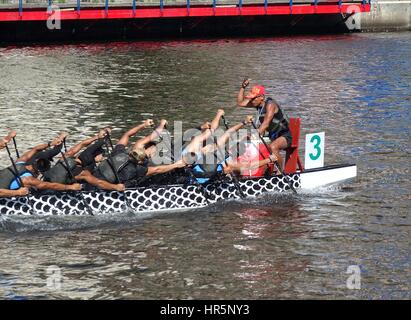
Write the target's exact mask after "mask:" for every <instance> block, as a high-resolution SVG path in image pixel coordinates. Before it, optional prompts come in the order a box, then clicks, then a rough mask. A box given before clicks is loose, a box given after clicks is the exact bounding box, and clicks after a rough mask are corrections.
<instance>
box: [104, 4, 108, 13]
mask: <svg viewBox="0 0 411 320" xmlns="http://www.w3.org/2000/svg"><path fill="white" fill-rule="evenodd" d="M104 10H105V11H106V17H107V16H108V0H106V3H105V6H104Z"/></svg>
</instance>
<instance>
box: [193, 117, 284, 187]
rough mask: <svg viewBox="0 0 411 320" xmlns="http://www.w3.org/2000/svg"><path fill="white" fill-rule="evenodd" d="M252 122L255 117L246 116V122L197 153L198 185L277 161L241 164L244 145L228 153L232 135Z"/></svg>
mask: <svg viewBox="0 0 411 320" xmlns="http://www.w3.org/2000/svg"><path fill="white" fill-rule="evenodd" d="M252 122H253V117H252V116H246V118H245V120H244V121H242V122H241V123H238V124H236V125H234V126H232V127H231V128H229V129H228V130H227V131H225V132H224V134H223V135H222V136H221V137H219V138H218V139H216V140H215V142H214V143H212V144H208V145H207V146H205V147H203V148H202V149H201V150H200V152H197V153H196V155H197V159H196V163H195V165H194V166H193V170H192V172H193V175H194V177H196V180H197V182H198V183H206V182H208V181H210V179H214V178H215V177H217V176H218V175H228V174H230V175H237V174H238V173H240V172H241V171H243V170H254V169H257V168H259V167H262V166H265V165H267V164H269V163H271V162H274V161H276V160H277V158H276V157H275V156H274V155H273V156H271V157H269V158H267V159H264V160H261V161H252V162H240V161H239V160H238V158H237V157H238V156H239V155H241V153H242V152H244V151H245V146H244V144H243V143H237V145H236V148H234V149H235V150H231V151H230V152H228V150H227V146H226V145H227V143H228V141H229V139H230V137H231V135H232V134H234V133H235V132H237V131H239V130H240V129H242V128H244V127H245V126H248V125H250V124H252ZM234 151H235V152H236V155H235V156H234V157H233V156H232V155H230V154H229V153H231V154H232V153H233V152H234Z"/></svg>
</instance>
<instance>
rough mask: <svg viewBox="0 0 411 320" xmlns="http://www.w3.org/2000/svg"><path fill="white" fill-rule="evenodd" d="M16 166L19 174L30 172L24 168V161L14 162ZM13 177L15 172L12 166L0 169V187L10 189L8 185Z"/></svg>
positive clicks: (14, 177)
mask: <svg viewBox="0 0 411 320" xmlns="http://www.w3.org/2000/svg"><path fill="white" fill-rule="evenodd" d="M16 168H17V172H18V175H19V176H22V175H23V174H25V173H30V174H31V172H30V171H28V170H27V169H26V164H24V163H20V164H16ZM15 179H16V174H15V171H14V168H13V166H10V167H7V168H5V169H2V170H0V189H10V185H11V184H12V182H13V181H14V180H15Z"/></svg>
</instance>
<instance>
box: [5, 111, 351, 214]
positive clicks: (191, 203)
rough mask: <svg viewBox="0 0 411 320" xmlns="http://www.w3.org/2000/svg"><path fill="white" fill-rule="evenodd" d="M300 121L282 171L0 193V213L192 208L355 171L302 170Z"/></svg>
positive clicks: (332, 180) (323, 182)
mask: <svg viewBox="0 0 411 320" xmlns="http://www.w3.org/2000/svg"><path fill="white" fill-rule="evenodd" d="M300 124H301V120H300V119H296V118H292V119H290V129H291V131H292V136H293V141H292V145H291V147H290V148H289V149H288V150H286V161H285V167H284V172H283V174H281V175H278V174H276V175H272V176H249V177H242V178H241V179H239V180H238V181H237V184H236V183H235V182H234V181H229V180H224V181H213V182H210V183H208V184H205V185H202V186H199V185H193V184H174V185H153V186H148V187H137V188H131V189H126V190H125V191H124V192H117V191H103V190H98V191H79V192H53V193H49V192H47V193H45V194H41V193H40V194H30V195H29V196H26V197H12V198H0V214H1V215H41V216H46V215H101V214H115V213H124V212H127V211H132V212H136V213H147V212H165V211H182V210H192V209H196V208H204V207H206V206H209V205H211V204H214V203H217V202H220V201H224V200H230V199H241V198H244V197H245V198H251V197H257V196H260V195H263V194H274V193H282V192H287V191H290V190H291V189H292V188H293V189H295V190H296V191H297V192H298V191H299V190H301V191H304V190H312V189H315V188H318V187H323V186H328V185H331V184H336V183H340V182H343V181H347V180H350V179H353V178H355V177H356V176H357V166H356V165H355V164H340V165H329V166H322V167H318V168H311V169H304V168H303V166H302V164H301V161H300V158H299V154H298V145H299V136H300ZM314 142H315V141H314ZM306 148H307V146H306ZM316 148H317V149H318V148H319V147H318V146H316ZM239 189H241V191H240V190H239Z"/></svg>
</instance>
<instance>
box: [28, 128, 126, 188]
mask: <svg viewBox="0 0 411 320" xmlns="http://www.w3.org/2000/svg"><path fill="white" fill-rule="evenodd" d="M110 132H111V129H109V128H104V129H101V130H100V131H99V133H98V134H96V135H94V136H93V137H91V138H88V139H85V140H83V141H81V142H80V143H77V144H76V145H74V146H73V147H71V148H69V149H68V150H67V152H65V153H63V155H62V156H61V158H60V159H59V160H58V162H57V163H56V164H55V165H54V166H53V167H51V168H48V169H47V170H44V169H43V170H42V171H43V180H44V181H47V182H57V183H62V184H71V183H73V182H86V183H87V184H89V185H91V186H94V187H97V188H99V189H103V190H115V191H124V185H123V184H120V183H117V184H113V183H109V182H107V181H105V180H102V179H98V178H96V177H95V176H93V174H92V171H93V170H94V169H95V167H96V159H98V158H99V157H101V155H102V154H103V152H104V150H103V146H104V145H105V144H106V143H107V141H106V137H107V135H108V134H110ZM93 142H94V143H93ZM83 149H84V150H83ZM82 150H83V151H82ZM81 151H82V152H81ZM80 152H81V153H80ZM47 156H49V155H47ZM47 156H46V155H42V154H40V155H36V157H37V158H38V160H37V163H38V164H40V163H43V164H42V167H43V168H44V167H46V168H47V160H45V159H47ZM41 160H42V162H40V161H41ZM44 163H46V165H45V164H44Z"/></svg>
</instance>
